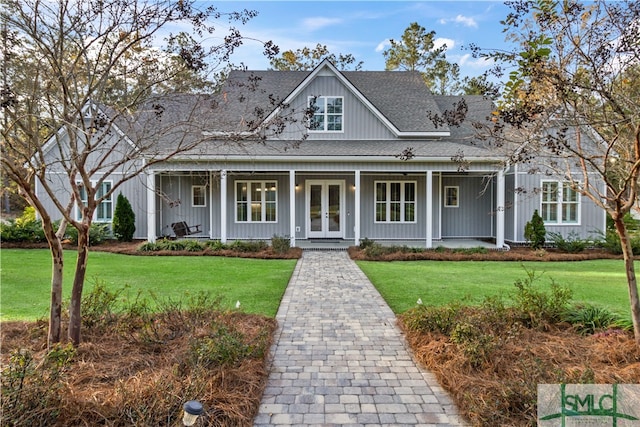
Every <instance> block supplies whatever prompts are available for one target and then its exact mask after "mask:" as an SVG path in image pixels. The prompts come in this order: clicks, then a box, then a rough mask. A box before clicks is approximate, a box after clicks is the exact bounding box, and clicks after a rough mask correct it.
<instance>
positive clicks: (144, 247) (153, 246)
mask: <svg viewBox="0 0 640 427" xmlns="http://www.w3.org/2000/svg"><path fill="white" fill-rule="evenodd" d="M159 250H160V249H159V247H158V243H157V242H145V243H142V244H141V245H140V246H138V251H140V252H156V251H159Z"/></svg>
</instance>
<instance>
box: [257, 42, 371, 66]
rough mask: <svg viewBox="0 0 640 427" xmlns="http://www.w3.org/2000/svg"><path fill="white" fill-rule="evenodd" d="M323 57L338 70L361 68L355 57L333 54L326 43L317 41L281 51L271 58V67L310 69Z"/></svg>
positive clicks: (360, 62)
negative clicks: (314, 45)
mask: <svg viewBox="0 0 640 427" xmlns="http://www.w3.org/2000/svg"><path fill="white" fill-rule="evenodd" d="M324 59H328V60H329V61H331V63H332V64H333V65H335V66H336V68H337V69H339V70H350V69H353V70H354V71H359V70H360V69H362V61H356V58H355V57H354V56H353V55H352V54H350V53H348V54H342V53H339V54H338V55H335V54H333V53H331V52H329V49H328V48H327V46H326V45H321V44H320V43H318V44H317V45H316V47H314V48H313V49H312V48H309V47H303V48H302V49H296V50H295V51H293V50H287V51H284V52H282V55H280V56H279V57H275V58H272V59H271V61H270V64H271V67H273V69H274V70H279V71H310V70H313V69H314V68H315V67H316V65H318V64H319V63H320V62H322V61H323V60H324Z"/></svg>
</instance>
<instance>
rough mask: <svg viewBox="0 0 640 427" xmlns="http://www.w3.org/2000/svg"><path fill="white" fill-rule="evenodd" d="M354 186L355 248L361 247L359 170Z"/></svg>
mask: <svg viewBox="0 0 640 427" xmlns="http://www.w3.org/2000/svg"><path fill="white" fill-rule="evenodd" d="M353 179H354V180H353V185H355V187H356V188H355V192H354V195H353V196H354V201H353V204H354V209H353V211H354V212H353V216H354V228H353V232H354V234H353V236H354V240H355V241H354V242H353V244H354V245H355V246H358V245H360V171H359V170H357V171H356V173H355V176H354V178H353Z"/></svg>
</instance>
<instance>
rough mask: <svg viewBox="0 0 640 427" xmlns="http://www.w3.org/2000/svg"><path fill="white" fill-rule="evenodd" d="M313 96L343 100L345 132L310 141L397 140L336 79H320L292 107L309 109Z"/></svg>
mask: <svg viewBox="0 0 640 427" xmlns="http://www.w3.org/2000/svg"><path fill="white" fill-rule="evenodd" d="M310 96H343V97H344V103H343V105H344V107H343V108H344V116H343V120H344V121H343V124H344V126H343V128H344V132H309V138H308V140H307V141H313V140H314V139H338V140H342V139H345V140H349V139H359V140H364V139H394V136H393V134H392V133H391V131H390V130H389V129H388V128H387V127H386V126H385V125H384V124H383V123H382V122H380V120H379V119H378V118H377V117H376V116H375V115H374V114H373V113H372V112H371V111H370V110H369V109H368V108H366V107H365V106H364V105H363V104H362V103H361V102H360V100H358V98H356V96H355V95H354V94H353V93H351V91H349V89H347V87H346V86H344V85H343V84H342V83H341V82H340V81H339V80H338V79H337V78H336V77H333V76H318V77H317V78H316V79H315V80H314V81H313V82H311V83H310V84H309V86H308V87H306V88H305V89H304V90H303V91H302V92H301V93H300V95H299V96H298V98H296V100H294V101H293V102H292V104H294V105H307V99H308V97H310ZM309 143H311V142H309Z"/></svg>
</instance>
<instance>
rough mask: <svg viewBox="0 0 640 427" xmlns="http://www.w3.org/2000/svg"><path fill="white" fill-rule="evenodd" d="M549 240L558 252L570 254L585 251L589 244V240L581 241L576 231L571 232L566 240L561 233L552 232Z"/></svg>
mask: <svg viewBox="0 0 640 427" xmlns="http://www.w3.org/2000/svg"><path fill="white" fill-rule="evenodd" d="M549 238H550V239H551V241H552V242H553V244H554V245H555V247H556V248H557V249H558V250H560V251H561V252H566V253H570V254H577V253H578V252H582V251H584V250H585V249H586V248H587V245H588V244H589V242H588V241H587V240H584V239H581V238H580V235H579V234H578V233H576V232H575V231H572V232H570V233H569V234H568V235H567V237H566V238H565V237H564V236H563V235H562V234H560V233H553V232H550V233H549Z"/></svg>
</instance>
